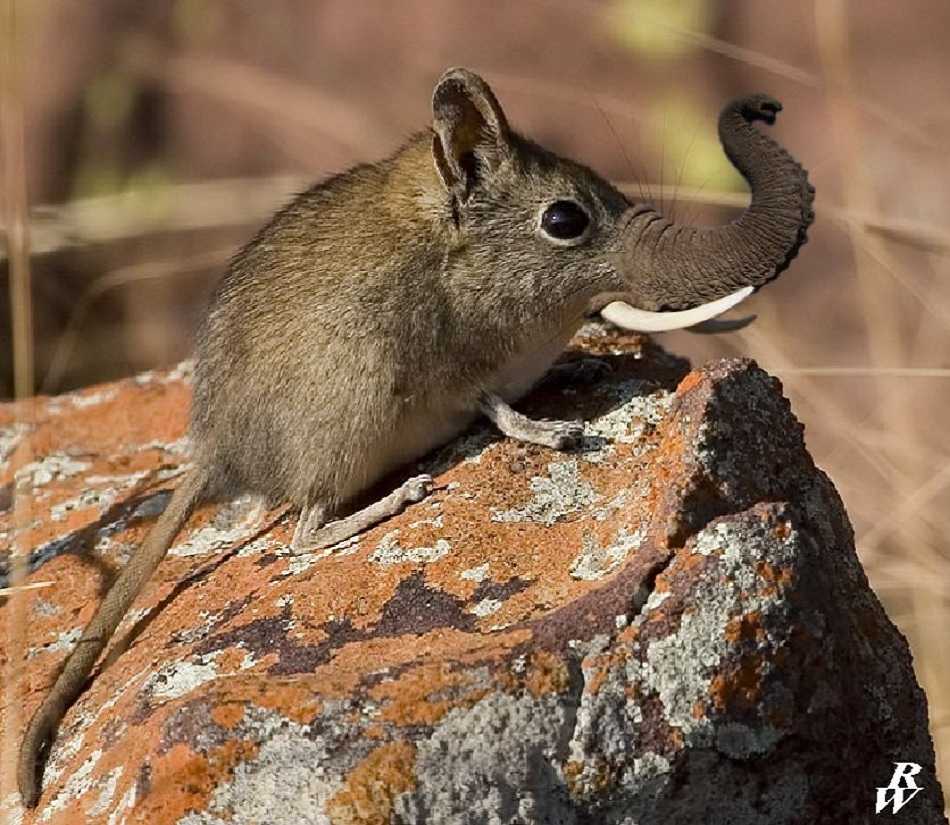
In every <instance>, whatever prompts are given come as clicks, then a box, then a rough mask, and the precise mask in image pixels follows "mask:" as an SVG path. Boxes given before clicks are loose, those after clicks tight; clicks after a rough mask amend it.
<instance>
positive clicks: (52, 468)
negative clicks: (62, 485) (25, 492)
mask: <svg viewBox="0 0 950 825" xmlns="http://www.w3.org/2000/svg"><path fill="white" fill-rule="evenodd" d="M91 466H92V465H91V464H90V463H89V462H88V461H81V460H78V459H75V458H73V457H72V456H70V455H67V454H66V453H50V454H49V455H45V456H43V458H41V459H40V460H39V461H31V462H30V463H29V464H24V465H23V466H22V467H20V469H19V470H17V471H16V475H15V477H14V478H15V480H16V483H17V484H23V485H26V486H28V487H43V486H45V485H47V484H49V483H50V482H52V481H59V480H62V479H65V478H69V477H70V476H75V475H78V474H79V473H82V472H85V471H86V470H88V469H89V468H90V467H91Z"/></svg>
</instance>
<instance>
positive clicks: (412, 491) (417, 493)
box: [403, 473, 434, 503]
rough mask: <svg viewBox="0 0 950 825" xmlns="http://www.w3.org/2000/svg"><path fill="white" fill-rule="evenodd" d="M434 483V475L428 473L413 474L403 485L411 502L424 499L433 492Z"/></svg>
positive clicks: (408, 500)
mask: <svg viewBox="0 0 950 825" xmlns="http://www.w3.org/2000/svg"><path fill="white" fill-rule="evenodd" d="M433 483H434V482H433V481H432V476H430V475H428V474H427V473H426V474H423V475H418V476H413V477H412V478H410V479H409V480H408V481H407V482H406V483H405V485H404V486H403V490H404V491H405V494H406V501H407V502H409V503H415V502H417V501H422V500H423V499H424V498H425V497H426V496H427V495H429V493H431V492H432V486H433Z"/></svg>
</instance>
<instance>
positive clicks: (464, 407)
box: [346, 328, 574, 494]
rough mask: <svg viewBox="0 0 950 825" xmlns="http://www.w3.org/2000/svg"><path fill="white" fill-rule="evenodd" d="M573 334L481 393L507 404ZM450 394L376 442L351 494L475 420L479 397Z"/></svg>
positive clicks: (516, 363)
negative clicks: (489, 393) (491, 395)
mask: <svg viewBox="0 0 950 825" xmlns="http://www.w3.org/2000/svg"><path fill="white" fill-rule="evenodd" d="M573 333H574V330H573V328H572V329H569V330H566V331H564V332H562V333H560V334H558V335H556V336H554V337H553V338H552V339H551V340H550V341H549V342H547V343H545V344H544V345H543V346H542V347H537V348H535V349H533V350H531V351H528V352H525V353H523V354H522V355H519V356H517V357H516V358H514V359H512V360H511V361H510V362H509V363H508V364H507V365H506V366H505V368H504V369H502V370H499V372H498V373H496V374H495V375H493V376H490V377H489V378H488V380H487V381H486V382H485V384H484V386H485V389H488V390H490V391H491V392H494V393H497V394H498V395H500V396H501V397H502V398H504V399H505V400H506V401H508V402H509V403H513V402H515V401H517V400H518V399H519V398H521V397H522V396H523V395H525V394H526V393H527V392H528V391H529V390H530V389H531V388H532V387H533V386H534V385H535V384H536V383H537V382H538V381H539V380H540V379H541V378H542V377H543V376H544V374H545V373H546V372H547V371H548V370H549V369H550V367H551V365H552V364H553V363H554V361H556V360H557V357H558V356H559V355H560V354H561V352H563V350H564V346H565V345H566V344H567V342H568V340H569V339H570V338H571V336H572V335H573ZM463 393H464V391H463V390H456V392H455V393H454V394H453V393H452V391H451V390H449V389H446V392H445V395H444V396H443V397H441V398H435V399H430V403H429V404H428V406H427V409H416V410H414V411H412V412H411V413H408V414H405V415H403V416H402V418H401V421H399V423H397V424H396V426H395V427H393V428H392V430H391V431H390V432H388V433H387V434H386V436H385V438H383V439H381V441H380V442H379V443H378V444H377V446H376V450H375V451H374V452H375V455H374V456H372V457H367V458H369V459H370V460H368V461H367V464H366V465H365V466H364V468H365V470H366V473H365V475H366V478H363V479H360V480H358V481H356V482H355V484H354V489H353V490H350V491H346V492H348V493H349V494H355V493H358V492H360V491H361V490H362V489H363V488H364V487H365V486H366V485H367V484H368V483H372V482H373V481H376V480H378V479H379V478H381V477H382V476H383V475H385V474H386V473H388V472H391V471H392V470H395V469H396V468H397V467H401V466H402V465H404V464H408V463H409V462H411V461H415V460H417V459H419V458H421V457H422V456H424V455H425V454H426V453H428V452H429V451H430V450H434V449H435V448H437V447H441V446H442V445H443V444H446V443H447V442H449V441H451V440H452V439H453V438H455V437H456V436H458V435H459V434H461V433H463V432H464V431H465V430H466V429H468V427H469V426H470V425H471V424H472V422H473V421H474V420H475V419H476V418H477V417H478V414H479V413H478V410H477V409H476V407H475V403H476V398H477V396H476V395H475V394H474V393H472V392H471V388H469V390H468V395H469V396H470V398H468V399H466V398H464V397H462V396H463Z"/></svg>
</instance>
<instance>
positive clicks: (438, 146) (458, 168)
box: [432, 69, 511, 202]
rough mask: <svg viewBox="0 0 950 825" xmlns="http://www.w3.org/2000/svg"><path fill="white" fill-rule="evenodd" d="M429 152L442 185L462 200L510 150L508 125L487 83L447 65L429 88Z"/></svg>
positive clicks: (462, 70)
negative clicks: (430, 111)
mask: <svg viewBox="0 0 950 825" xmlns="http://www.w3.org/2000/svg"><path fill="white" fill-rule="evenodd" d="M432 114H433V123H432V129H433V131H434V132H435V134H434V135H433V136H432V156H433V158H434V160H435V168H436V169H437V170H438V173H439V177H440V178H441V179H442V184H443V185H444V186H445V188H446V189H447V190H448V191H449V192H451V193H452V194H453V195H455V196H456V197H457V198H459V199H460V200H461V201H463V202H464V201H465V200H466V199H467V198H468V196H469V195H470V194H471V192H472V189H473V188H474V187H475V186H476V185H477V184H478V183H479V182H480V181H481V180H483V179H484V178H485V177H486V176H488V175H490V174H491V172H492V171H494V170H495V169H496V168H497V167H498V166H499V165H500V164H501V162H502V161H503V159H504V158H505V156H506V155H507V154H508V153H510V151H511V130H510V129H509V127H508V121H507V119H506V118H505V113H504V112H503V111H502V110H501V106H499V105H498V101H497V100H496V99H495V95H494V94H493V93H492V90H491V89H489V88H488V84H487V83H486V82H485V81H484V80H482V79H481V78H480V77H479V76H478V75H477V74H475V73H474V72H470V71H468V69H449V70H448V71H447V72H446V73H445V74H444V75H442V77H441V78H440V79H439V82H438V84H437V85H436V87H435V91H434V92H433V94H432Z"/></svg>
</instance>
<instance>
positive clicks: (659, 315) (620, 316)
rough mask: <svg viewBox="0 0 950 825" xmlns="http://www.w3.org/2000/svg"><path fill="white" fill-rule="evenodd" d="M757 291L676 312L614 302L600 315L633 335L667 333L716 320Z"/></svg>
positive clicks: (734, 294)
mask: <svg viewBox="0 0 950 825" xmlns="http://www.w3.org/2000/svg"><path fill="white" fill-rule="evenodd" d="M754 291H755V288H754V287H751V286H747V287H744V288H743V289H740V290H739V291H738V292H733V293H732V295H727V296H726V297H725V298H720V299H719V300H718V301H710V302H709V303H708V304H700V305H699V306H698V307H693V308H692V309H684V310H679V311H676V312H648V311H647V310H645V309H637V308H636V307H633V306H630V304H628V303H626V302H625V301H612V302H611V303H609V304H607V306H605V307H604V308H603V309H602V310H601V311H600V314H601V315H602V316H603V317H604V318H605V319H606V320H608V321H610V323H612V324H616V325H617V326H618V327H622V328H623V329H626V330H630V331H631V332H667V331H668V330H671V329H683V328H684V327H691V326H695V325H696V324H701V323H702V322H703V321H708V320H709V319H710V318H715V317H716V316H717V315H721V314H722V313H723V312H725V311H726V310H728V309H732V308H733V307H734V306H735V305H736V304H738V303H740V302H741V301H744V300H745V299H746V298H748V297H749V296H750V295H751V294H752V293H753V292H754Z"/></svg>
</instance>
